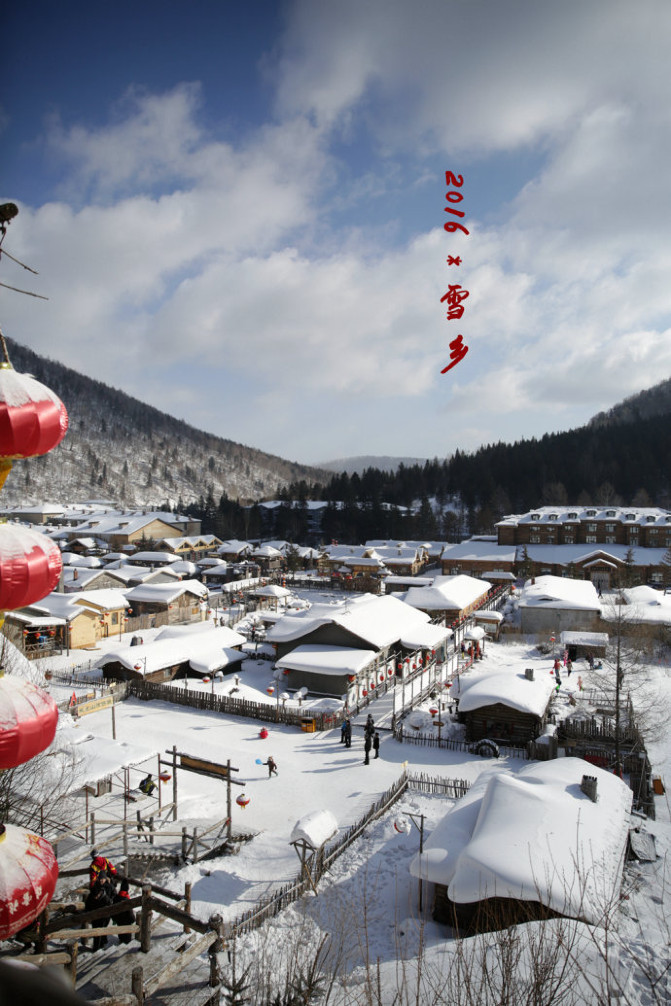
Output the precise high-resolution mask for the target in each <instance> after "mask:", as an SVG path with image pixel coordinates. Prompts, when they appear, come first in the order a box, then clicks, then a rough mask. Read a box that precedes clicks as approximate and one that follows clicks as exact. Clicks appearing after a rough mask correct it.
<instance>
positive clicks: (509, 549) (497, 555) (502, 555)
mask: <svg viewBox="0 0 671 1006" xmlns="http://www.w3.org/2000/svg"><path fill="white" fill-rule="evenodd" d="M515 553H516V546H515V545H497V543H496V541H489V540H486V541H483V540H482V538H468V539H467V540H466V541H462V542H460V543H459V544H458V545H446V546H445V548H444V549H443V554H442V556H441V562H443V563H449V562H450V560H451V559H459V560H461V561H462V562H463V561H466V560H468V559H477V560H478V561H480V562H482V560H483V559H484V560H486V561H487V562H490V563H491V564H492V566H494V565H495V564H496V562H497V561H498V562H508V563H510V562H514V561H515Z"/></svg>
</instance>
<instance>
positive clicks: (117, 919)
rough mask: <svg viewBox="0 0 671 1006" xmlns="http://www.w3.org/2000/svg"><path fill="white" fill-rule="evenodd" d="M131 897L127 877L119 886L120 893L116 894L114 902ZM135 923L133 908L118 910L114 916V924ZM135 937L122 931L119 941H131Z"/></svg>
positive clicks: (125, 924)
mask: <svg viewBox="0 0 671 1006" xmlns="http://www.w3.org/2000/svg"><path fill="white" fill-rule="evenodd" d="M129 899H130V894H129V893H128V880H127V879H126V877H124V879H123V880H122V881H121V887H120V888H119V893H118V894H115V895H114V904H115V905H116V904H118V903H119V902H124V903H125V902H126V901H128V900H129ZM134 923H135V913H134V912H133V910H132V908H128V909H126V911H125V912H118V913H117V914H116V915H115V916H114V924H115V925H117V926H132V925H133V924H134ZM132 939H133V934H132V933H120V934H119V943H130V941H131V940H132Z"/></svg>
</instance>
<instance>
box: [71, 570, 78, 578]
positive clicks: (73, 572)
mask: <svg viewBox="0 0 671 1006" xmlns="http://www.w3.org/2000/svg"><path fill="white" fill-rule="evenodd" d="M72 579H73V580H78V579H79V570H78V569H73V570H72Z"/></svg>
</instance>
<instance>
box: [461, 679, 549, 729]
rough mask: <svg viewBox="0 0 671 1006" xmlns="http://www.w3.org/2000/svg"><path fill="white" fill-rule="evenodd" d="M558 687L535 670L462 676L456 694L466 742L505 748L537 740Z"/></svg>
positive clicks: (545, 722)
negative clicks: (487, 741) (486, 741)
mask: <svg viewBox="0 0 671 1006" xmlns="http://www.w3.org/2000/svg"><path fill="white" fill-rule="evenodd" d="M555 687H556V683H555V679H554V677H552V676H551V675H550V674H549V673H545V672H539V673H538V674H537V673H536V671H535V670H534V669H533V668H532V669H530V670H529V671H526V672H525V671H521V672H518V671H514V670H506V671H495V672H492V673H486V674H477V675H474V676H472V677H470V676H469V677H463V676H462V677H461V678H460V681H459V685H458V692H457V693H456V694H457V696H458V698H459V720H460V721H461V722H462V723H465V724H466V739H467V740H469V741H477V740H481V739H483V738H489V739H490V740H495V741H497V742H500V743H503V744H526V743H527V742H528V741H531V740H535V738H536V737H538V736H539V734H541V733H542V731H543V729H544V728H545V725H546V724H547V720H548V713H549V711H550V705H551V702H552V698H553V695H554V692H555Z"/></svg>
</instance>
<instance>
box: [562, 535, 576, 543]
mask: <svg viewBox="0 0 671 1006" xmlns="http://www.w3.org/2000/svg"><path fill="white" fill-rule="evenodd" d="M564 544H565V545H575V538H574V537H573V535H572V534H565V535H564Z"/></svg>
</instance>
